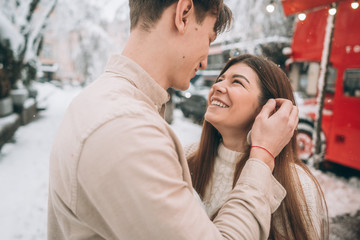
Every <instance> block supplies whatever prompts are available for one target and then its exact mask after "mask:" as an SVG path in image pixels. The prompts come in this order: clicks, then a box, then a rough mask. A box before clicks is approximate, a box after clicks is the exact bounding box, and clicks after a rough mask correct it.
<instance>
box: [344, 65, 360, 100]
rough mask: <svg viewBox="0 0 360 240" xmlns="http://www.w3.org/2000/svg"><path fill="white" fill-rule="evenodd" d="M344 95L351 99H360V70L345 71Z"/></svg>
mask: <svg viewBox="0 0 360 240" xmlns="http://www.w3.org/2000/svg"><path fill="white" fill-rule="evenodd" d="M344 94H345V96H349V97H360V69H348V70H346V71H345V77H344Z"/></svg>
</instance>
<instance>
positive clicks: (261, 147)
mask: <svg viewBox="0 0 360 240" xmlns="http://www.w3.org/2000/svg"><path fill="white" fill-rule="evenodd" d="M251 147H252V148H253V147H254V148H260V149H263V150H265V151H266V152H267V153H268V154H270V156H271V157H272V158H273V159H274V161H275V157H274V155H272V153H271V152H270V151H269V150H267V149H266V148H264V147H261V146H251Z"/></svg>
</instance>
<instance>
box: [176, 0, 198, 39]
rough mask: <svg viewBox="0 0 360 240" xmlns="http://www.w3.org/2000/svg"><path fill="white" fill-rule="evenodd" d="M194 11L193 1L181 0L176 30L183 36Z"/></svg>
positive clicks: (177, 9)
mask: <svg viewBox="0 0 360 240" xmlns="http://www.w3.org/2000/svg"><path fill="white" fill-rule="evenodd" d="M193 11H194V4H193V1H192V0H179V1H178V3H177V6H176V13H175V26H176V29H177V30H178V31H179V32H180V33H181V34H183V33H184V32H185V29H186V27H187V25H188V21H189V16H190V15H191V14H192V12H193Z"/></svg>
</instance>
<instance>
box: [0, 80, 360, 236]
mask: <svg viewBox="0 0 360 240" xmlns="http://www.w3.org/2000/svg"><path fill="white" fill-rule="evenodd" d="M36 87H37V88H38V89H39V98H40V99H46V98H47V100H48V108H47V110H45V111H42V112H40V113H39V116H38V117H37V118H36V119H35V121H33V122H31V123H30V124H28V125H26V126H22V127H20V128H19V129H18V130H17V132H16V134H15V141H14V142H12V143H8V144H6V145H4V146H3V148H2V149H1V154H0V196H1V198H0V213H1V214H0V239H1V240H2V239H4V240H15V239H16V240H17V239H24V240H32V239H34V240H45V239H46V218H47V192H48V167H49V162H48V160H49V153H50V149H51V145H52V141H53V139H54V137H55V134H56V130H57V128H58V126H59V124H60V121H61V118H62V116H63V114H64V111H65V109H66V107H67V106H68V104H69V103H70V101H71V99H72V98H73V97H74V96H76V94H77V93H78V92H79V90H80V89H79V88H73V87H65V88H64V89H59V88H56V87H54V86H53V85H50V84H37V86H36ZM172 127H173V129H174V131H175V132H176V134H177V135H178V137H179V139H180V141H181V142H182V143H183V144H189V143H192V142H195V141H198V140H199V138H200V133H201V126H199V125H197V124H194V123H192V121H191V120H189V119H186V118H184V117H183V115H182V113H181V112H180V110H177V109H176V110H175V112H174V122H173V123H172ZM313 172H314V174H315V176H316V177H317V178H318V180H319V182H320V184H321V185H322V187H323V190H324V194H325V197H326V199H327V204H328V207H329V215H330V216H331V217H333V216H338V215H343V214H346V213H348V214H349V215H354V214H356V212H357V211H359V210H360V180H359V178H355V177H354V178H352V179H351V180H350V181H348V180H345V179H342V178H339V177H337V176H335V175H332V174H328V173H326V174H325V173H323V172H321V171H317V170H313Z"/></svg>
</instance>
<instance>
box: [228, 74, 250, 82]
mask: <svg viewBox="0 0 360 240" xmlns="http://www.w3.org/2000/svg"><path fill="white" fill-rule="evenodd" d="M232 78H242V79H244V80H245V81H247V83H248V84H250V81H249V80H248V79H247V78H246V77H245V76H244V75H241V74H234V75H232Z"/></svg>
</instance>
